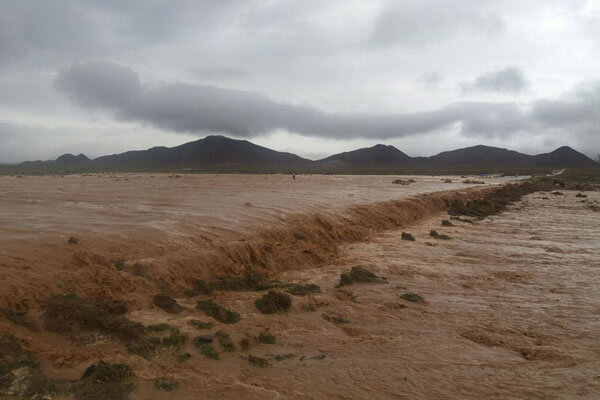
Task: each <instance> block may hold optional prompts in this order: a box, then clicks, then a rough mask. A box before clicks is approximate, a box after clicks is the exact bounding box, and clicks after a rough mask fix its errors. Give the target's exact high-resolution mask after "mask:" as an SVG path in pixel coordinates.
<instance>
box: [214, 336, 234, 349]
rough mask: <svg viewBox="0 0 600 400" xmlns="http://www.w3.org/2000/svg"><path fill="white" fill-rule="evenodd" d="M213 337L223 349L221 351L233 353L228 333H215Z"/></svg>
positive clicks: (232, 345)
mask: <svg viewBox="0 0 600 400" xmlns="http://www.w3.org/2000/svg"><path fill="white" fill-rule="evenodd" d="M215 337H216V338H217V341H218V342H219V345H220V346H221V348H223V351H227V352H231V351H235V344H234V343H233V340H231V336H229V334H228V333H226V332H223V331H218V332H217V333H215Z"/></svg>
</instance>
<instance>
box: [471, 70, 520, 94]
mask: <svg viewBox="0 0 600 400" xmlns="http://www.w3.org/2000/svg"><path fill="white" fill-rule="evenodd" d="M528 87H529V81H528V80H527V79H526V78H525V74H524V73H523V71H521V69H520V68H518V67H514V66H508V67H505V68H502V69H498V70H495V71H490V72H486V73H484V74H482V75H480V76H478V77H477V78H476V79H475V80H474V81H473V82H464V83H462V84H461V88H462V90H463V91H464V92H497V93H511V94H515V93H519V92H522V91H524V90H526V89H527V88H528Z"/></svg>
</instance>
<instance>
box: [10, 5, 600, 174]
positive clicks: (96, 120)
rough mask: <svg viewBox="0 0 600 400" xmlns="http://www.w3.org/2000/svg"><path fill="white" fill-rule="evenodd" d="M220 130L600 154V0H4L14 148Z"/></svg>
mask: <svg viewBox="0 0 600 400" xmlns="http://www.w3.org/2000/svg"><path fill="white" fill-rule="evenodd" d="M209 134H224V135H226V136H230V137H236V138H245V139H248V140H250V141H252V142H254V143H257V144H260V145H264V146H267V147H270V148H272V149H275V150H284V151H291V152H294V153H296V154H299V155H301V156H304V157H308V158H311V159H316V158H322V157H325V156H327V155H330V154H333V153H337V152H340V151H347V150H353V149H356V148H359V147H366V146H372V145H374V144H377V143H386V144H392V145H394V146H396V147H398V148H399V149H400V150H402V151H404V152H406V153H408V154H409V155H411V156H418V155H424V156H426V155H432V154H436V153H438V152H440V151H444V150H450V149H455V148H458V147H465V146H470V145H475V144H487V145H492V146H499V147H505V148H510V149H515V150H518V151H522V152H525V153H530V154H535V153H541V152H547V151H551V150H554V149H555V148H557V147H559V146H562V145H569V146H572V147H574V148H575V149H577V150H579V151H582V152H584V153H586V154H587V155H589V156H593V157H594V158H595V157H596V154H597V153H600V0H527V1H524V0H477V1H474V0H403V1H400V0H395V1H394V0H361V1H353V0H329V1H322V0H281V1H277V0H165V1H161V0H129V1H118V0H98V1H94V0H37V1H32V0H0V163H3V162H4V163H13V162H20V161H24V160H35V159H54V158H56V157H58V156H59V155H61V154H63V153H66V152H71V153H76V154H78V153H85V154H86V155H88V156H90V157H97V156H100V155H104V154H112V153H118V152H122V151H126V150H132V149H145V148H149V147H152V146H159V145H165V146H173V145H178V144H181V143H185V142H187V141H190V140H195V139H197V138H200V137H204V136H206V135H209Z"/></svg>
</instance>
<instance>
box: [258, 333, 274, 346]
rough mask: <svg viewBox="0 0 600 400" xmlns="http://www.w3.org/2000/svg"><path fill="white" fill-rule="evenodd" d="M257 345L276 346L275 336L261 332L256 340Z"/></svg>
mask: <svg viewBox="0 0 600 400" xmlns="http://www.w3.org/2000/svg"><path fill="white" fill-rule="evenodd" d="M254 340H255V341H256V343H259V344H275V336H273V335H271V334H270V333H268V332H261V333H259V334H258V335H256V337H255V338H254Z"/></svg>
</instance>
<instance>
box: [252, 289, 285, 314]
mask: <svg viewBox="0 0 600 400" xmlns="http://www.w3.org/2000/svg"><path fill="white" fill-rule="evenodd" d="M254 305H255V306H256V308H257V309H258V311H260V312H261V313H263V314H275V313H278V312H283V311H287V310H289V308H290V307H291V306H292V297H291V296H290V295H288V294H285V293H281V292H277V291H275V290H270V291H269V293H267V294H265V295H264V296H263V297H261V298H259V299H256V300H255V301H254Z"/></svg>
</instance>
